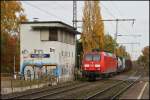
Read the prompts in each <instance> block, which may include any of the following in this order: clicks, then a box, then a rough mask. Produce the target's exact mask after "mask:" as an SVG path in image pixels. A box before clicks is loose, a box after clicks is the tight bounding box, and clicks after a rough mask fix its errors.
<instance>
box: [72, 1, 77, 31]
mask: <svg viewBox="0 0 150 100" xmlns="http://www.w3.org/2000/svg"><path fill="white" fill-rule="evenodd" d="M73 27H74V28H75V29H76V30H77V1H76V0H73Z"/></svg>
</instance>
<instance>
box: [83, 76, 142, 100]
mask: <svg viewBox="0 0 150 100" xmlns="http://www.w3.org/2000/svg"><path fill="white" fill-rule="evenodd" d="M140 77H141V75H140V76H138V77H137V79H135V80H133V79H130V78H128V79H126V80H123V81H121V82H118V83H116V84H114V85H112V86H110V87H108V88H105V89H104V90H102V91H98V92H96V93H95V94H93V95H90V96H89V97H86V98H85V99H116V98H118V97H119V96H120V95H121V94H122V93H124V92H125V91H126V90H127V89H128V88H130V87H131V86H132V85H133V84H135V83H136V82H137V81H138V80H139V79H140Z"/></svg>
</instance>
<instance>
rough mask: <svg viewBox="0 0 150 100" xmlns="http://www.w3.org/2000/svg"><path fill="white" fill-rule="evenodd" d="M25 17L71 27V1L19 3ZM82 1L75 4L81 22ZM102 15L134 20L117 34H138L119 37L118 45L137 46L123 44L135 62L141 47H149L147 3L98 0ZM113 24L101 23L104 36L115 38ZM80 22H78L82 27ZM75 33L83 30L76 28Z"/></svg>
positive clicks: (121, 27)
mask: <svg viewBox="0 0 150 100" xmlns="http://www.w3.org/2000/svg"><path fill="white" fill-rule="evenodd" d="M21 2H22V5H23V8H24V10H25V14H26V15H27V18H28V20H29V21H33V18H39V21H63V22H65V23H67V24H69V25H72V19H73V8H72V7H73V1H21ZM83 7H84V2H83V1H77V11H78V12H77V19H78V20H81V19H82V17H83V16H82V11H83ZM100 7H101V15H102V17H103V19H116V18H120V19H136V21H135V22H134V24H132V21H121V22H119V25H118V26H119V27H118V33H119V34H122V35H132V34H133V35H139V34H140V35H141V37H136V36H122V37H120V36H118V37H117V42H118V43H140V44H135V45H131V44H123V45H124V46H126V49H127V51H128V52H129V53H130V54H131V57H132V59H137V57H138V56H139V55H140V54H141V50H142V48H143V47H145V46H148V45H149V1H101V2H100ZM115 24H116V23H115V22H106V21H105V22H104V25H105V33H107V34H110V35H112V36H113V37H114V33H115V31H116V30H115V29H116V27H115ZM81 25H82V23H78V26H81ZM78 31H80V32H81V31H82V30H81V29H78Z"/></svg>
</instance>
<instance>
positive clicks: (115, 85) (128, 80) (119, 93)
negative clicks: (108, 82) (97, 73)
mask: <svg viewBox="0 0 150 100" xmlns="http://www.w3.org/2000/svg"><path fill="white" fill-rule="evenodd" d="M140 77H141V76H139V77H138V78H137V79H136V80H135V81H133V82H132V83H130V84H129V85H128V86H126V87H125V88H123V89H122V90H121V91H119V92H118V93H117V94H116V95H114V96H113V97H112V98H111V99H115V98H116V97H118V96H119V95H121V94H122V93H123V92H125V90H127V89H128V88H129V87H131V86H132V85H133V84H134V83H135V82H136V81H138V80H139V79H140ZM130 81H131V79H129V78H128V79H126V80H123V81H121V82H118V83H116V84H114V85H112V86H110V87H108V88H106V89H104V90H102V91H99V92H97V93H95V94H93V95H91V96H89V97H87V98H86V99H92V98H94V97H96V96H98V95H100V94H102V93H104V92H107V91H109V90H110V89H113V88H115V87H117V86H118V85H121V84H122V83H124V82H130Z"/></svg>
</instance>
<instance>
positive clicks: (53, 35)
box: [49, 28, 58, 41]
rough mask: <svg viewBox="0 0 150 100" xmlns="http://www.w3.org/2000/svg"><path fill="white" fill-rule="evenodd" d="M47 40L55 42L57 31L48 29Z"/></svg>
mask: <svg viewBox="0 0 150 100" xmlns="http://www.w3.org/2000/svg"><path fill="white" fill-rule="evenodd" d="M49 40H50V41H57V40H58V32H57V29H52V28H50V29H49Z"/></svg>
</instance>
